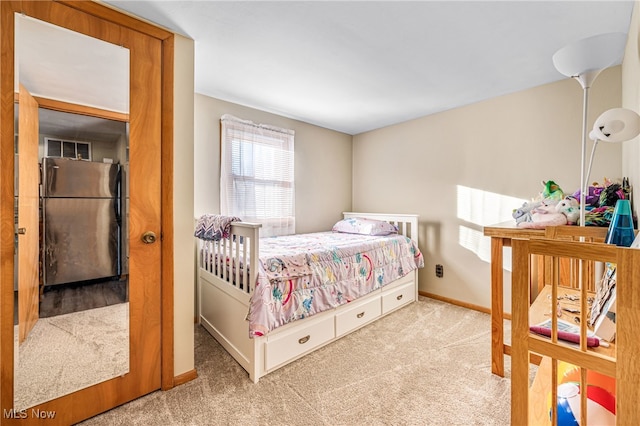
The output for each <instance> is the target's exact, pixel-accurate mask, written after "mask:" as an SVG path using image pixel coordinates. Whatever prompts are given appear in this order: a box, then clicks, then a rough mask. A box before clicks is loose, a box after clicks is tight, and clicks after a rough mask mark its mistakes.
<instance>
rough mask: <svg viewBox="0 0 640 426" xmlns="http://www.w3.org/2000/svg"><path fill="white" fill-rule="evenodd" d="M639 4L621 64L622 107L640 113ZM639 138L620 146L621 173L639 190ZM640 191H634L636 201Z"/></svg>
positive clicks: (636, 208) (639, 4) (636, 7)
mask: <svg viewBox="0 0 640 426" xmlns="http://www.w3.org/2000/svg"><path fill="white" fill-rule="evenodd" d="M639 38H640V2H635V5H634V8H633V15H632V16H631V25H630V27H629V35H628V37H627V48H626V50H625V53H624V61H623V62H622V87H623V88H624V90H623V92H622V106H623V107H625V108H629V109H631V110H633V111H636V112H640V54H639V50H638V49H639V48H640V43H639V42H638V39H639ZM639 140H640V138H635V139H633V140H632V141H629V142H625V143H623V144H622V172H623V174H624V175H625V176H629V179H630V182H631V185H633V187H634V188H640V170H639V169H640V164H639V163H640V145H639ZM638 191H640V189H637V190H636V191H635V193H636V196H635V200H637V199H638V195H639V194H640V192H638ZM634 210H635V211H636V213H637V212H638V202H637V201H635V202H634Z"/></svg>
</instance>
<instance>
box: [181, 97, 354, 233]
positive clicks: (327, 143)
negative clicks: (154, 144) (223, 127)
mask: <svg viewBox="0 0 640 426" xmlns="http://www.w3.org/2000/svg"><path fill="white" fill-rule="evenodd" d="M223 114H232V115H234V116H236V117H238V118H242V119H244V120H251V121H254V122H256V123H263V124H269V125H273V126H279V127H284V128H288V129H293V130H294V131H295V164H294V167H295V185H296V200H295V202H296V232H298V233H304V232H315V231H323V230H328V229H331V226H333V224H334V223H335V222H336V221H337V220H339V219H340V218H341V213H342V212H343V211H347V210H350V209H351V162H352V158H351V136H350V135H347V134H344V133H339V132H335V131H333V130H327V129H324V128H321V127H317V126H314V125H311V124H307V123H303V122H301V121H296V120H292V119H289V118H285V117H282V116H278V115H274V114H270V113H267V112H264V111H259V110H255V109H252V108H248V107H244V106H241V105H237V104H233V103H229V102H224V101H221V100H218V99H214V98H211V97H208V96H204V95H200V94H196V98H195V152H194V155H195V164H194V178H195V211H194V213H195V215H196V217H198V216H200V215H202V214H204V213H219V212H220V117H221V116H222V115H223Z"/></svg>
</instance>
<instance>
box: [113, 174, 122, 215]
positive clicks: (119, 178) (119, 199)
mask: <svg viewBox="0 0 640 426" xmlns="http://www.w3.org/2000/svg"><path fill="white" fill-rule="evenodd" d="M113 206H114V208H115V211H116V222H117V223H118V226H119V227H121V226H122V168H120V167H118V173H117V175H116V202H115V203H113Z"/></svg>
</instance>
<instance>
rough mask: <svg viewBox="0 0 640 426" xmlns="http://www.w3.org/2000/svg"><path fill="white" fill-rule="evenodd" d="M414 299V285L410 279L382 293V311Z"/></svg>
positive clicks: (392, 308)
mask: <svg viewBox="0 0 640 426" xmlns="http://www.w3.org/2000/svg"><path fill="white" fill-rule="evenodd" d="M414 300H416V287H415V284H414V282H413V280H412V281H409V282H408V283H406V284H402V285H400V286H398V287H395V288H392V289H390V290H388V291H386V292H383V293H382V313H383V314H386V313H387V312H389V311H392V310H394V309H396V308H399V307H400V306H403V305H406V304H407V303H410V302H413V301H414Z"/></svg>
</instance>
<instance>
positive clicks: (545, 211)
mask: <svg viewBox="0 0 640 426" xmlns="http://www.w3.org/2000/svg"><path fill="white" fill-rule="evenodd" d="M579 214H580V209H579V205H578V200H576V199H575V198H573V197H566V198H565V199H563V200H560V201H559V202H558V203H557V204H555V205H547V204H545V203H544V202H543V204H542V205H541V206H540V207H537V208H535V209H534V210H532V214H531V221H523V222H519V223H518V227H520V228H533V229H540V228H546V227H547V226H560V225H567V224H569V223H571V224H573V223H576V222H577V220H578V218H577V217H576V216H578V215H579Z"/></svg>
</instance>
